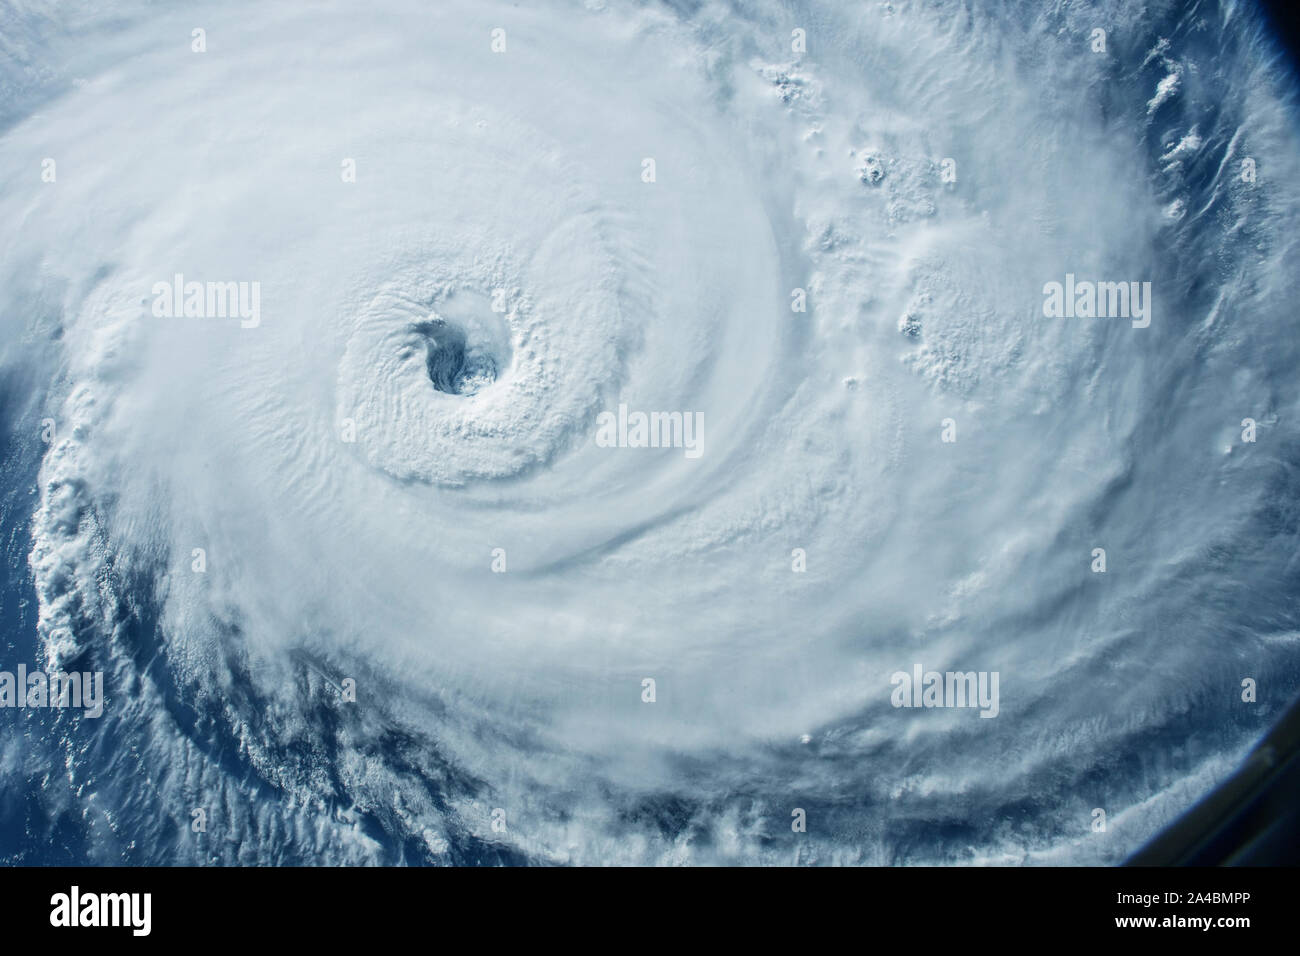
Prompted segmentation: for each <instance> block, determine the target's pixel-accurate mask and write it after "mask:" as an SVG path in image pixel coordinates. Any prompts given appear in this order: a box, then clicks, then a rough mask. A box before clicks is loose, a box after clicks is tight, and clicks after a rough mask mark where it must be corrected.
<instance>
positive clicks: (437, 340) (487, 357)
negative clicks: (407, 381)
mask: <svg viewBox="0 0 1300 956" xmlns="http://www.w3.org/2000/svg"><path fill="white" fill-rule="evenodd" d="M412 331H413V332H414V333H415V334H416V335H417V336H418V337H419V339H420V340H421V343H420V344H422V345H423V347H424V351H425V367H426V368H427V369H428V372H429V381H430V382H431V383H432V384H433V387H434V388H435V389H437V390H438V391H440V392H443V393H444V394H447V395H462V396H468V395H473V394H475V393H476V392H479V391H481V390H482V389H484V388H486V387H488V386H489V385H491V384H492V383H493V382H495V381H496V380H497V378H498V377H499V375H500V373H501V370H502V369H503V368H504V366H505V364H506V362H507V361H508V356H507V355H505V354H503V353H504V352H505V351H507V350H508V349H507V347H506V345H505V341H504V338H503V336H501V335H493V334H491V331H490V330H487V329H485V328H482V327H480V323H477V322H473V323H471V322H460V321H457V320H455V319H445V318H442V317H440V316H431V317H430V318H428V319H427V320H425V321H423V322H418V323H416V324H415V325H414V326H412Z"/></svg>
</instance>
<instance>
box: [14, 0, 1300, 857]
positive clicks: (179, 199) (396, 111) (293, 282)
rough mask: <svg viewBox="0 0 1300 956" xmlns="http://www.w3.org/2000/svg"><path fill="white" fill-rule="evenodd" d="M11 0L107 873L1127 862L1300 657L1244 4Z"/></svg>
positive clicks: (97, 817)
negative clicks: (99, 708)
mask: <svg viewBox="0 0 1300 956" xmlns="http://www.w3.org/2000/svg"><path fill="white" fill-rule="evenodd" d="M3 18H4V19H3V24H2V26H3V33H4V36H5V46H6V47H7V49H6V50H5V53H4V55H3V58H0V70H3V74H2V75H0V79H3V81H4V82H3V84H0V101H2V104H3V112H2V113H0V124H2V127H0V128H2V133H0V170H2V171H3V177H0V180H2V182H3V186H0V218H2V219H3V221H5V222H7V223H9V224H10V228H9V229H7V230H6V237H5V246H4V253H3V256H2V257H0V269H2V270H3V271H2V273H0V305H2V307H3V308H2V311H0V314H2V315H3V317H4V319H3V321H4V330H3V332H4V334H3V341H4V342H5V353H4V363H5V364H4V368H5V375H6V379H7V380H8V381H9V382H10V383H14V384H10V385H8V386H6V396H7V399H6V406H5V407H6V416H7V418H8V419H9V420H8V421H7V422H6V427H7V428H8V429H9V430H10V431H11V432H12V433H13V434H14V435H15V436H16V437H15V439H14V442H15V443H16V445H17V444H21V445H22V447H23V449H24V450H23V451H22V452H21V453H17V458H16V460H17V461H18V463H17V464H13V465H11V472H10V477H11V478H13V475H14V474H19V473H21V469H22V467H23V466H22V465H21V461H22V460H23V456H24V455H25V456H27V460H30V461H32V465H31V473H30V475H28V476H27V478H26V479H25V484H24V485H23V487H22V493H21V494H14V495H11V496H10V497H8V498H6V501H8V502H9V503H10V504H9V506H8V507H10V508H11V509H12V510H13V513H12V514H8V515H7V516H6V518H5V521H6V528H21V529H22V533H21V534H19V533H17V532H14V533H13V534H11V535H10V541H9V548H10V550H11V552H12V553H13V554H16V555H18V557H17V558H15V559H14V560H12V561H11V562H10V563H11V564H12V565H14V567H16V568H17V569H18V571H29V575H28V580H27V583H26V584H24V585H23V587H26V588H28V589H31V590H33V591H34V604H33V608H34V616H33V619H32V620H30V621H29V622H28V625H29V627H30V630H31V631H32V633H33V635H34V638H33V639H32V640H33V642H32V649H31V652H30V654H29V656H28V660H29V661H30V662H31V667H33V668H35V667H37V666H43V667H45V668H46V669H47V670H50V671H60V670H63V671H69V672H71V671H74V670H75V671H77V672H93V671H100V672H102V673H103V686H104V692H103V693H104V704H103V714H102V716H101V717H100V718H99V719H97V720H87V719H85V717H84V715H82V714H80V713H78V712H77V711H76V710H75V709H47V710H45V711H41V712H36V711H32V712H30V713H28V712H25V711H24V712H23V714H22V716H21V719H22V720H25V721H31V722H33V723H32V724H31V725H30V726H31V727H35V728H37V732H36V733H34V734H32V735H30V737H29V739H31V740H35V741H36V743H30V744H27V745H21V746H20V745H19V744H16V743H12V742H10V738H9V737H6V738H5V741H6V743H5V749H4V755H5V756H4V759H5V761H6V764H7V767H8V770H9V773H10V774H11V775H14V776H16V777H18V778H25V779H26V780H28V781H29V785H30V786H31V787H32V788H33V789H34V790H37V791H38V792H39V793H40V794H41V796H40V798H39V804H40V812H39V814H38V817H39V820H40V821H42V822H41V823H39V824H36V825H34V826H35V828H36V830H37V831H40V832H42V833H44V834H46V835H47V836H48V839H49V840H51V841H56V837H57V841H62V843H63V844H64V845H66V846H68V847H70V848H71V849H70V850H69V851H68V852H69V853H70V854H73V855H74V856H76V857H77V858H78V859H82V860H86V861H96V862H131V863H198V862H221V863H321V862H323V863H399V862H402V863H499V862H506V863H522V862H536V863H572V864H598V863H653V864H676V863H776V864H791V863H793V864H798V865H809V864H834V863H846V864H889V863H951V862H958V863H1059V862H1083V863H1101V862H1107V863H1109V862H1117V861H1119V860H1122V859H1123V858H1124V857H1125V856H1126V855H1127V854H1129V853H1130V852H1132V851H1133V850H1134V849H1135V848H1136V847H1137V846H1139V845H1140V844H1141V843H1142V842H1143V841H1144V840H1145V839H1146V838H1147V837H1149V836H1150V835H1151V834H1152V833H1153V832H1155V830H1156V829H1157V828H1159V827H1160V826H1161V825H1162V824H1163V823H1165V822H1167V821H1168V820H1169V819H1171V818H1172V817H1173V816H1175V815H1176V814H1177V813H1179V812H1181V811H1182V810H1183V809H1185V808H1186V807H1187V806H1188V805H1190V803H1191V802H1192V801H1193V800H1195V799H1196V798H1197V797H1198V796H1200V795H1201V794H1202V793H1203V792H1204V791H1205V789H1206V788H1207V787H1208V786H1210V785H1211V784H1212V783H1213V782H1215V781H1217V780H1219V779H1221V778H1222V777H1223V776H1224V775H1225V774H1226V773H1227V772H1228V771H1229V770H1230V769H1231V767H1232V766H1233V765H1234V763H1235V761H1236V760H1238V759H1239V758H1240V756H1241V754H1242V753H1243V752H1244V750H1245V749H1246V748H1247V747H1248V746H1249V744H1250V743H1251V741H1252V740H1254V739H1255V738H1256V737H1257V736H1258V734H1259V733H1260V732H1261V731H1262V730H1264V729H1265V728H1266V727H1267V726H1268V722H1269V718H1270V717H1271V716H1275V715H1276V713H1277V712H1278V709H1279V708H1280V707H1281V706H1282V705H1283V704H1284V703H1285V701H1286V699H1287V698H1288V696H1289V695H1290V694H1291V693H1292V692H1293V691H1294V688H1295V685H1296V678H1297V676H1298V673H1300V646H1298V645H1297V640H1296V617H1297V608H1296V604H1295V601H1294V600H1293V596H1294V594H1295V593H1296V589H1297V587H1298V586H1300V581H1298V580H1297V576H1298V574H1300V569H1298V568H1297V565H1296V563H1295V560H1294V555H1295V553H1296V549H1297V544H1298V543H1300V539H1298V537H1297V532H1298V531H1300V528H1298V527H1297V510H1296V508H1295V506H1294V502H1295V500H1296V496H1297V492H1300V470H1297V464H1298V463H1300V445H1297V442H1296V439H1295V436H1294V432H1293V430H1292V427H1291V422H1292V421H1293V414H1292V413H1293V411H1294V408H1295V401H1296V400H1295V388H1294V384H1295V369H1296V367H1297V358H1298V356H1297V346H1296V337H1295V336H1294V335H1293V334H1292V333H1293V330H1294V323H1295V313H1294V302H1295V301H1296V294H1297V274H1296V272H1295V270H1294V268H1288V264H1290V263H1294V261H1295V254H1296V248H1295V246H1296V238H1295V232H1294V229H1293V228H1292V224H1293V223H1294V221H1295V216H1296V213H1297V211H1298V209H1300V185H1298V184H1300V168H1297V160H1296V157H1297V155H1300V154H1298V153H1297V150H1296V146H1297V139H1296V136H1297V133H1296V123H1295V118H1296V117H1295V99H1294V88H1293V85H1292V83H1293V81H1292V79H1291V78H1290V77H1289V76H1288V75H1287V74H1286V73H1285V72H1284V71H1283V69H1282V68H1281V67H1280V66H1279V64H1278V62H1277V59H1276V56H1275V51H1274V49H1273V47H1272V43H1271V39H1270V37H1269V36H1268V34H1267V32H1266V30H1265V27H1264V24H1263V22H1262V20H1261V19H1260V18H1259V15H1258V13H1257V12H1256V11H1254V10H1253V9H1251V8H1249V7H1248V6H1246V5H1243V4H1237V3H1227V2H1225V3H1221V4H1208V5H1207V4H1200V5H1196V6H1195V11H1194V12H1191V13H1185V12H1183V10H1182V5H1180V4H1176V3H1173V2H1158V3H1151V4H1146V5H1135V4H1128V3H1123V2H1114V3H1101V4H1097V5H1095V6H1093V7H1091V8H1087V9H1084V8H1082V7H1081V6H1075V5H1065V6H1059V7H1058V6H1054V5H1047V4H1040V3H1036V2H1035V3H1031V2H1026V3H974V4H956V3H953V4H922V3H909V2H894V3H876V2H870V3H845V4H842V5H838V4H810V5H804V4H799V3H796V4H784V3H783V4H777V3H760V4H755V5H752V8H751V6H750V5H744V6H743V7H742V8H735V9H733V8H732V7H731V6H730V5H727V4H722V3H710V2H702V3H670V4H659V3H646V4H639V3H622V2H617V0H609V2H608V3H606V2H604V0H587V2H586V3H585V4H583V3H576V2H562V0H552V2H546V3H540V4H524V5H512V4H504V3H502V4H497V3H480V2H473V3H471V2H459V0H457V2H449V3H438V4H425V3H417V2H402V0H384V2H382V3H378V4H373V5H361V4H354V3H344V2H325V3H313V4H298V3H287V4H278V3H277V4H252V3H235V4H221V5H212V6H210V7H209V6H198V7H194V8H191V9H188V10H185V11H177V10H174V9H172V8H171V7H168V6H163V5H156V4H140V5H138V6H137V5H134V4H123V5H120V6H116V7H115V8H114V9H113V10H111V11H101V10H97V9H95V7H94V6H83V5H81V4H76V3H62V2H56V3H50V4H48V5H46V4H24V5H21V6H14V7H10V8H8V9H7V10H6V12H4V13H3ZM1097 31H1101V33H1100V35H1099V34H1098V32H1097ZM1099 41H1100V42H1099ZM1067 277H1068V278H1067ZM1051 284H1055V285H1056V288H1055V289H1052V288H1050V286H1051ZM1054 297H1055V301H1053V300H1054ZM20 370H21V371H20ZM1247 421H1249V424H1247ZM42 422H44V423H45V425H44V427H43V428H42V424H41V423H42ZM14 480H17V479H14ZM28 490H30V491H31V494H28V493H27V492H28ZM17 573H18V572H15V574H17ZM13 590H14V593H15V594H17V593H18V591H19V585H18V584H17V583H15V584H13ZM15 600H16V598H15ZM6 603H7V606H8V605H9V603H10V598H9V596H8V595H6ZM24 620H25V619H24ZM19 647H21V645H19ZM930 675H934V676H933V678H932V677H931V676H930ZM1243 681H1247V682H1249V684H1250V685H1251V686H1252V687H1257V688H1258V692H1257V696H1253V695H1250V694H1247V695H1243V691H1242V688H1243ZM1247 696H1249V697H1251V698H1252V699H1251V700H1249V701H1247V700H1245V699H1244V697H1247ZM11 713H17V712H11ZM15 726H16V725H15ZM7 733H8V731H7ZM14 733H15V735H17V733H18V731H17V730H15V731H14ZM13 739H14V740H16V739H17V737H16V736H15V737H14V738H13ZM42 778H48V780H47V782H46V783H45V784H44V786H41V785H40V784H39V783H34V782H33V781H39V780H41V779H42ZM1097 810H1102V811H1103V816H1104V818H1105V820H1106V825H1105V826H1103V827H1098V826H1097V825H1096V821H1097V819H1098V817H1097V815H1096V811H1097ZM200 821H201V822H202V826H199V822H200ZM42 828H44V829H43V830H42ZM8 852H9V854H10V856H11V857H12V858H15V859H18V858H32V857H31V856H30V854H31V852H32V851H30V850H28V849H23V848H20V849H13V848H10V849H9V851H8ZM24 854H26V856H24Z"/></svg>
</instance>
